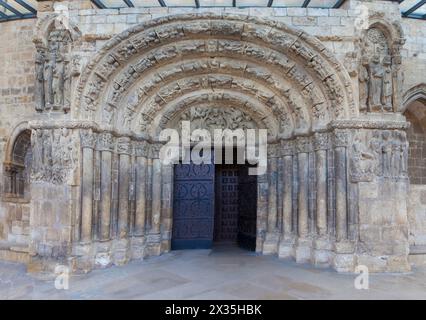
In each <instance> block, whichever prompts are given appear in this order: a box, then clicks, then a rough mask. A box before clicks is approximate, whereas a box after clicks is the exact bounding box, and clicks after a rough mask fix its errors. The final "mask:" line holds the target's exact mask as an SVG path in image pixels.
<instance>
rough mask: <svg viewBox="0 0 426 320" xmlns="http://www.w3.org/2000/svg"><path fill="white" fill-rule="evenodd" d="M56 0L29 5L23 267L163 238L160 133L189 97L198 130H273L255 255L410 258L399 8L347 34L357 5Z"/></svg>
mask: <svg viewBox="0 0 426 320" xmlns="http://www.w3.org/2000/svg"><path fill="white" fill-rule="evenodd" d="M54 2H55V1H43V2H41V8H43V10H40V8H39V16H38V19H37V25H36V26H35V27H34V30H35V32H34V43H35V52H34V65H35V67H34V69H33V70H32V72H33V74H34V75H33V78H32V79H33V81H34V82H33V83H34V94H33V98H32V99H33V103H32V107H33V109H32V111H30V112H29V114H30V115H29V116H28V117H27V118H26V119H22V120H21V121H23V122H24V121H25V120H26V121H25V124H24V125H23V126H22V130H30V131H27V132H31V151H32V169H31V171H32V173H31V181H30V185H31V192H30V195H29V200H28V201H29V205H28V206H29V208H30V217H29V219H28V220H29V235H28V237H29V240H28V250H27V251H28V255H27V256H25V255H22V256H21V257H23V258H22V260H25V261H27V262H28V263H29V266H30V267H31V269H32V270H41V269H49V268H52V266H54V265H55V264H57V263H61V264H65V265H69V266H70V267H72V269H73V270H74V271H89V270H91V269H93V268H97V267H106V266H110V265H112V264H116V265H121V264H125V263H127V262H128V261H130V260H132V259H142V258H144V257H147V256H154V255H160V254H163V253H166V252H168V251H169V250H170V240H171V230H172V224H173V210H172V207H173V206H172V195H173V168H172V167H171V166H165V165H163V164H162V163H161V161H160V160H159V149H160V147H161V144H160V143H159V142H158V134H159V132H160V130H161V129H163V128H177V126H178V122H179V121H180V120H184V119H186V120H193V121H194V120H195V121H196V120H200V118H199V116H198V114H199V112H197V111H199V110H204V111H205V112H204V113H203V114H206V115H205V116H204V118H203V119H202V120H203V121H204V123H206V124H207V127H208V126H209V125H208V124H209V123H213V119H216V120H217V119H220V117H222V119H226V120H222V122H221V123H223V126H224V127H227V128H229V127H230V126H234V125H238V126H239V127H241V126H242V127H244V128H267V129H268V139H269V141H270V143H269V146H268V148H269V150H268V173H267V174H266V175H264V176H261V177H259V179H258V206H257V211H258V214H257V216H258V219H257V248H256V250H257V252H259V253H263V254H275V255H278V256H279V257H281V258H293V259H295V260H296V261H297V262H309V263H312V264H315V265H318V266H332V267H333V268H335V269H336V270H338V271H349V272H352V271H354V269H355V267H356V266H357V265H359V264H364V265H367V266H368V267H369V268H370V270H371V271H373V272H374V271H391V272H401V271H408V270H409V269H410V265H409V261H408V255H409V245H410V244H411V242H410V237H409V233H410V230H412V229H413V227H411V229H410V225H411V226H412V223H410V221H409V207H410V205H409V187H410V180H409V166H408V157H409V143H408V139H407V133H406V130H407V128H408V127H409V123H408V122H407V121H406V119H405V117H404V116H403V115H402V113H403V112H404V111H405V107H406V106H404V103H405V98H406V97H404V96H403V94H402V93H403V92H404V90H405V89H406V87H404V86H403V79H404V76H403V71H404V70H405V69H406V68H408V69H409V68H410V66H407V65H406V64H405V60H404V59H405V58H406V57H405V55H407V54H409V53H407V52H406V51H404V50H405V49H404V43H405V40H404V39H405V37H406V36H405V35H404V32H403V28H402V27H401V24H403V22H402V21H401V18H400V17H399V15H395V14H392V13H393V12H395V11H397V10H398V9H397V6H396V5H395V4H386V5H384V4H377V3H376V4H375V3H367V5H368V6H369V7H370V9H371V10H370V19H369V23H370V24H369V27H368V28H367V29H365V30H357V29H355V28H354V26H353V20H354V18H355V17H354V12H353V9H351V6H354V5H355V4H356V1H350V6H349V7H348V8H347V9H339V10H335V11H333V10H321V9H316V10H310V9H308V10H306V9H300V10H296V9H291V8H288V9H280V10H279V9H275V11H273V10H274V9H266V8H265V9H264V10H263V9H256V10H255V9H253V10H252V9H242V10H238V9H232V10H233V11H232V10H229V11H228V9H220V10H219V9H212V10H201V9H200V10H195V9H194V10H192V9H191V10H186V12H183V11H185V10H183V9H167V10H169V11H166V12H164V10H163V9H162V8H160V9H159V8H156V9H155V10H154V9H125V10H121V12H118V10H92V9H86V7H85V6H87V1H73V2H72V3H68V2H63V4H67V5H68V7H69V9H70V11H69V20H66V23H64V19H63V17H62V16H61V15H60V14H59V13H57V12H56V13H55V12H54V10H53V9H54V6H53V5H54ZM156 10H157V12H156ZM262 10H263V11H262ZM351 10H352V11H351ZM188 11H191V12H188ZM155 12H156V13H155ZM271 13H274V14H271ZM262 15H265V16H262ZM255 16H256V17H255ZM266 16H267V17H266ZM420 23H424V22H420ZM311 24H318V25H320V27H318V26H314V25H311ZM65 26H67V27H65ZM68 26H69V27H68ZM298 28H300V29H298ZM314 36H317V37H314ZM419 60H420V59H419ZM422 61H423V64H424V60H422ZM410 77H411V78H410V79H413V76H412V75H410ZM409 81H410V82H413V80H409ZM221 115H222V116H221ZM241 119H245V120H243V121H242V120H241ZM215 123H216V124H217V122H215ZM22 130H21V131H22ZM17 132H20V130H18V131H17ZM13 141H14V140H13ZM3 176H4V177H5V176H6V175H5V174H3ZM9 207H10V206H9V205H6V203H4V204H3V211H2V212H3V214H6V215H10V212H11V211H10V208H9ZM2 225H7V223H3V224H2ZM24 251H25V250H24Z"/></svg>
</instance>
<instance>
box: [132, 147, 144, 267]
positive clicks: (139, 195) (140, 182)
mask: <svg viewBox="0 0 426 320" xmlns="http://www.w3.org/2000/svg"><path fill="white" fill-rule="evenodd" d="M135 153H136V214H135V227H134V234H133V236H134V237H133V239H132V258H134V259H140V258H142V257H143V256H144V245H145V230H146V226H145V224H146V208H147V201H146V189H147V177H146V173H147V159H146V156H147V142H145V141H140V142H137V143H136V147H135Z"/></svg>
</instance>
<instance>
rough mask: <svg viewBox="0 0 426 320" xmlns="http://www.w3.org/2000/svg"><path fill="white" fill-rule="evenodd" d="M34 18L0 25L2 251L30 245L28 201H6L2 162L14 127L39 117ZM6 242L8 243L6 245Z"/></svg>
mask: <svg viewBox="0 0 426 320" xmlns="http://www.w3.org/2000/svg"><path fill="white" fill-rule="evenodd" d="M35 23H36V21H35V19H30V20H21V21H11V22H4V23H1V24H0V113H1V118H0V159H1V163H2V164H1V166H0V192H2V199H1V201H0V243H1V242H3V243H4V244H3V245H1V244H0V249H1V248H3V246H6V247H9V246H10V245H12V246H21V245H24V246H25V245H28V238H29V215H30V213H29V209H30V205H29V199H28V197H25V198H22V199H21V198H16V199H14V198H7V199H5V198H4V194H3V190H4V183H5V182H6V181H5V177H4V175H3V172H4V167H3V162H4V161H5V160H6V158H7V155H6V148H7V145H8V144H9V143H13V141H10V139H11V137H12V135H13V134H14V131H15V128H16V127H18V126H19V125H20V124H21V123H22V122H25V121H28V120H30V119H34V118H35V117H36V115H35V113H36V112H35V110H34V103H33V102H34V53H35V48H34V45H33V43H32V38H33V34H34V27H35ZM6 243H7V244H6Z"/></svg>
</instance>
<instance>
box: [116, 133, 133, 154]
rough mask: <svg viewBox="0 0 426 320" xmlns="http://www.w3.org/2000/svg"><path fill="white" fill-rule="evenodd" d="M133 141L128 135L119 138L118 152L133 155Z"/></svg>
mask: <svg viewBox="0 0 426 320" xmlns="http://www.w3.org/2000/svg"><path fill="white" fill-rule="evenodd" d="M132 152H133V148H132V142H131V140H130V138H128V137H121V138H118V140H117V153H119V154H127V155H132Z"/></svg>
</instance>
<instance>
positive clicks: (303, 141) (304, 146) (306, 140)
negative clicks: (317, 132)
mask: <svg viewBox="0 0 426 320" xmlns="http://www.w3.org/2000/svg"><path fill="white" fill-rule="evenodd" d="M296 151H297V152H298V153H309V152H311V151H312V141H311V138H310V137H298V138H297V140H296Z"/></svg>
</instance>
